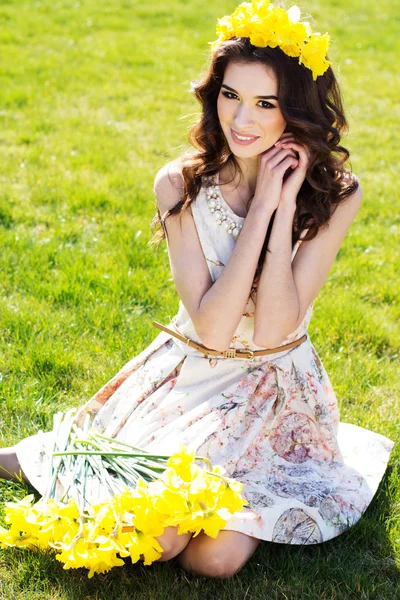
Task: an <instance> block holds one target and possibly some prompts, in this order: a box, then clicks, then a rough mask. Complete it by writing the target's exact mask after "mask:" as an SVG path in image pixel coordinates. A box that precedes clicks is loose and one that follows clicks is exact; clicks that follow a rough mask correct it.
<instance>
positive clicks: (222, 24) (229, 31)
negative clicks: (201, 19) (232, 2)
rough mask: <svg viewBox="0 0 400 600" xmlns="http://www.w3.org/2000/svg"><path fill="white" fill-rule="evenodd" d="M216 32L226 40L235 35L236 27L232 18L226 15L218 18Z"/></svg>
mask: <svg viewBox="0 0 400 600" xmlns="http://www.w3.org/2000/svg"><path fill="white" fill-rule="evenodd" d="M216 33H217V35H218V36H221V37H222V38H223V39H225V40H229V39H230V38H231V37H233V36H234V35H235V28H234V25H233V23H232V18H231V17H227V16H225V17H222V18H221V19H218V23H217V28H216Z"/></svg>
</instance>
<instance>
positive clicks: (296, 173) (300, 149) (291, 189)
mask: <svg viewBox="0 0 400 600" xmlns="http://www.w3.org/2000/svg"><path fill="white" fill-rule="evenodd" d="M275 147H278V148H282V149H286V150H289V149H290V150H293V151H295V152H296V153H297V154H296V157H298V160H297V165H295V166H293V167H292V168H293V171H292V172H291V173H290V175H289V176H288V177H287V179H286V180H285V182H284V183H283V184H282V189H281V197H280V202H279V204H285V205H290V206H293V205H294V206H295V205H296V199H297V194H298V193H299V191H300V188H301V186H302V184H303V181H304V179H305V177H306V173H307V169H308V166H309V164H310V153H309V151H308V150H307V148H306V146H304V145H303V144H299V143H297V142H296V141H295V140H294V137H293V135H292V134H291V133H289V132H286V133H283V134H282V136H281V138H280V139H279V140H278V141H277V142H276V144H275Z"/></svg>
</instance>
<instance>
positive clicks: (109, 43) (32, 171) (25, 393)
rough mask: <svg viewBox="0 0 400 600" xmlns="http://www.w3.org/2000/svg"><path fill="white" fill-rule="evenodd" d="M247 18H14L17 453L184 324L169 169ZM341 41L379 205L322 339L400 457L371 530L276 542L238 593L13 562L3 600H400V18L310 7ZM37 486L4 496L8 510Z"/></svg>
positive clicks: (10, 412)
mask: <svg viewBox="0 0 400 600" xmlns="http://www.w3.org/2000/svg"><path fill="white" fill-rule="evenodd" d="M235 6H236V4H235V3H231V2H227V1H224V2H220V3H218V5H217V8H216V7H215V4H214V3H212V2H208V3H204V2H200V1H199V0H191V1H190V2H183V0H178V1H175V2H173V3H165V2H160V1H159V0H154V1H153V2H152V3H150V5H149V6H146V5H145V4H144V3H139V2H137V1H135V0H134V1H129V2H128V0H115V1H114V2H112V3H110V2H104V1H103V2H101V1H100V2H95V1H94V0H81V1H80V2H74V1H68V2H67V1H65V0H61V1H59V2H57V3H53V2H50V1H49V0H42V1H37V2H35V1H34V0H32V1H31V2H27V1H26V0H21V1H20V2H16V1H15V0H3V2H2V3H1V5H0V24H1V27H0V47H1V48H0V50H1V57H2V60H1V66H0V83H1V102H0V152H1V161H0V170H1V171H0V176H1V188H0V272H1V278H0V332H1V335H0V373H1V375H0V408H1V411H0V423H1V429H0V431H1V439H0V443H1V444H2V445H3V446H6V445H10V444H14V443H16V442H17V441H18V440H19V439H21V438H22V437H25V436H27V435H30V434H32V433H34V432H35V431H36V430H37V429H39V428H42V429H47V428H50V427H51V425H52V415H53V413H54V412H55V411H56V410H58V409H64V408H67V407H69V406H72V405H75V406H78V405H81V404H82V403H83V402H86V401H87V400H88V399H89V398H90V397H91V396H92V395H93V394H94V393H95V392H96V391H97V390H98V389H99V388H100V387H101V386H102V385H103V384H104V383H105V382H106V381H108V380H109V379H110V378H111V377H112V376H113V375H114V374H115V373H116V372H117V371H118V370H119V369H120V368H121V367H122V366H123V365H124V364H125V363H126V362H127V361H128V360H129V359H130V358H131V357H132V356H134V355H135V354H137V353H139V352H140V351H141V350H142V349H144V348H145V347H146V345H147V344H149V343H150V342H151V340H152V339H153V338H154V337H155V336H156V335H157V334H158V333H159V332H158V330H155V328H153V327H152V325H151V320H152V319H157V320H159V321H161V322H167V321H168V319H169V317H170V316H172V315H173V314H175V312H176V310H177V307H178V297H177V295H176V293H175V291H174V288H173V283H172V279H171V274H170V271H169V264H168V258H167V255H166V253H165V245H162V246H161V247H160V249H159V250H155V249H151V248H150V247H148V246H147V242H148V240H149V239H150V235H151V233H150V221H151V218H152V216H153V214H154V212H155V201H154V197H153V191H152V184H153V179H154V176H155V174H156V172H157V170H158V169H159V168H160V167H161V166H162V165H164V164H165V163H166V162H167V161H168V160H171V159H173V158H175V157H177V156H178V155H180V154H181V153H182V152H183V151H184V150H185V149H186V148H187V147H188V143H187V137H186V132H187V128H188V126H189V125H190V123H191V122H193V121H194V119H195V116H196V114H197V113H198V106H197V104H196V103H195V101H194V99H193V98H192V97H191V96H190V94H189V93H188V88H189V82H190V80H191V79H193V78H195V77H197V76H198V74H199V72H200V70H201V68H202V66H203V64H204V60H205V54H206V52H207V49H208V46H207V42H208V41H211V40H213V39H214V38H215V23H216V19H217V17H221V16H223V15H224V14H230V13H231V12H232V11H233V9H234V8H235ZM300 8H301V9H302V10H303V11H306V10H307V11H308V12H309V13H311V14H312V15H313V17H314V18H315V20H316V24H317V25H318V27H316V30H317V31H321V32H322V33H324V32H325V31H329V32H330V34H331V37H332V45H331V49H330V56H331V59H332V60H333V65H334V68H335V69H336V73H337V75H338V77H339V80H340V83H341V85H342V89H343V92H344V99H345V108H346V110H347V115H348V118H349V121H350V127H351V129H350V133H349V135H348V136H347V137H346V138H345V139H344V145H346V146H347V147H349V149H350V150H351V165H352V168H353V170H354V172H355V173H356V174H357V175H358V176H359V178H360V180H361V184H362V187H363V190H364V202H363V207H362V210H361V212H360V213H359V214H358V216H357V218H356V220H355V222H354V224H353V226H352V228H351V230H350V232H349V233H348V235H347V236H346V239H345V241H344V243H343V246H342V248H341V249H340V251H339V254H338V257H337V259H336V261H335V264H334V266H333V268H332V271H331V273H330V275H329V278H328V280H327V282H326V283H325V285H324V287H323V289H322V291H321V293H320V295H319V297H318V299H317V301H316V303H315V307H314V315H313V318H312V321H311V324H310V328H309V332H310V336H311V339H312V341H313V343H314V345H315V347H316V348H317V350H318V353H319V355H320V357H321V359H322V360H323V363H324V365H325V367H326V369H327V371H328V373H329V376H330V378H331V381H332V383H333V385H334V388H335V390H336V393H337V397H338V400H339V403H340V411H341V419H342V420H343V421H347V422H351V423H355V424H357V425H360V426H363V427H366V428H369V429H373V430H374V431H377V432H379V433H382V434H384V435H387V436H388V437H390V438H391V439H393V440H395V441H396V442H397V444H396V446H395V450H394V452H393V454H392V457H391V460H390V465H389V468H388V470H387V473H386V475H385V477H384V479H383V481H382V484H381V485H380V487H379V490H378V493H377V494H376V496H375V498H374V500H373V502H372V503H371V505H370V507H369V508H368V510H367V511H366V513H365V515H364V516H363V517H362V518H361V519H360V521H359V522H358V523H357V525H355V526H354V527H352V528H351V529H349V530H348V531H346V532H345V533H344V534H342V535H341V536H339V537H337V538H336V539H333V540H330V541H329V542H326V543H324V544H321V545H317V546H309V547H303V548H301V547H296V546H284V545H282V546H281V545H279V544H272V543H268V542H265V543H264V544H261V545H260V547H259V549H258V550H257V552H256V554H255V555H254V556H253V557H252V559H251V560H250V561H249V562H248V564H247V565H246V566H245V567H244V569H243V570H242V571H241V572H240V573H239V574H238V575H236V576H235V577H233V578H232V579H229V580H223V581H217V580H211V579H206V578H202V577H194V576H190V575H188V574H186V573H185V572H183V571H182V570H180V569H179V568H178V567H177V566H176V565H175V564H174V562H171V563H166V564H154V565H152V566H151V567H144V566H143V565H141V564H137V565H134V566H132V565H130V566H129V565H127V566H126V568H121V569H114V572H111V573H109V574H106V575H104V576H103V575H101V576H97V577H95V578H94V579H92V580H88V579H87V577H86V573H85V572H83V571H63V570H62V566H61V565H60V564H58V563H57V562H56V561H55V560H54V559H53V558H52V557H51V556H50V555H46V554H44V553H37V554H34V553H29V552H25V551H23V550H17V549H15V550H7V551H5V550H4V551H0V598H1V600H3V599H6V600H17V599H18V600H20V599H21V600H39V599H40V600H42V599H57V600H58V599H63V600H64V599H65V600H66V599H68V600H78V599H85V600H86V599H93V600H94V599H103V598H104V599H105V598H107V600H117V599H121V600H122V599H127V598H129V599H143V600H152V599H154V600H163V599H168V600H170V599H171V598H184V599H186V598H188V599H189V598H190V600H197V599H199V600H200V599H201V600H204V599H207V598H212V599H215V598H218V599H228V598H229V599H230V600H231V599H234V600H239V599H243V600H244V599H246V600H253V599H261V598H263V599H264V598H268V599H275V598H277V599H278V598H279V599H280V598H283V599H290V600H308V599H309V600H317V599H318V600H320V599H326V600H328V599H329V600H331V599H332V600H333V599H338V600H342V599H343V598H346V599H347V598H357V599H360V600H364V599H367V598H368V599H377V600H381V599H384V598H385V599H386V598H390V599H392V598H400V576H399V566H400V467H399V444H398V442H399V439H400V436H399V429H400V427H399V426H400V410H399V409H400V401H399V398H400V383H399V377H398V371H399V355H400V326H399V323H400V308H399V306H400V305H399V291H398V290H399V288H398V286H397V285H396V281H397V274H398V272H399V269H400V258H399V247H400V244H399V241H400V240H399V233H400V217H399V215H400V210H399V209H400V202H399V195H398V165H399V158H400V156H399V146H400V144H399V138H398V135H397V134H398V126H399V104H398V98H399V95H400V82H399V78H398V71H399V68H400V64H399V62H400V61H399V56H400V43H399V40H398V35H397V34H398V28H399V12H398V10H397V8H396V6H395V4H393V3H392V2H390V1H389V0H381V2H379V3H375V2H372V1H371V0H370V1H369V2H368V1H367V3H366V2H361V0H347V2H345V1H344V0H333V1H332V2H329V3H325V2H322V1H320V0H318V1H316V0H313V1H311V0H310V2H308V3H307V4H305V3H304V4H300ZM24 493H25V490H24V488H23V487H21V486H19V485H13V484H11V483H8V482H4V481H3V482H1V483H0V499H1V501H2V502H4V501H6V500H7V499H10V498H11V497H12V496H13V495H14V494H16V495H17V496H19V497H22V496H23V495H24Z"/></svg>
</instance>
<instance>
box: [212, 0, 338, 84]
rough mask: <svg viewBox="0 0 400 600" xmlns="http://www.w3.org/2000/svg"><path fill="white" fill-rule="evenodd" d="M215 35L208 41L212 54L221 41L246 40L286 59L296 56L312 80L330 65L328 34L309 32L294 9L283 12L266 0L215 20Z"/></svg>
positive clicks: (247, 3) (258, 1)
mask: <svg viewBox="0 0 400 600" xmlns="http://www.w3.org/2000/svg"><path fill="white" fill-rule="evenodd" d="M216 33H217V35H218V39H217V40H215V41H214V42H209V44H211V50H212V51H213V52H214V51H215V50H217V49H218V48H219V46H220V45H221V43H222V42H223V41H224V40H230V39H231V38H233V37H248V38H250V42H251V44H253V46H258V47H260V48H265V47H266V46H270V47H271V48H275V47H276V46H279V48H281V50H283V52H284V53H285V54H287V55H288V56H295V57H297V56H298V57H299V64H303V65H304V66H305V67H307V68H308V69H311V71H312V76H313V79H314V81H315V80H316V79H317V77H318V76H319V75H323V74H324V73H325V71H326V70H327V69H328V67H329V65H330V64H331V63H330V61H329V60H327V58H326V52H327V49H328V47H329V43H330V36H329V34H328V33H325V35H321V34H320V33H313V32H312V31H311V26H310V24H309V23H308V22H307V21H306V22H302V23H301V22H300V9H299V7H298V6H292V7H291V8H289V10H288V11H286V10H285V9H283V8H280V7H275V6H273V5H272V4H271V3H270V2H269V0H252V2H242V3H241V4H239V6H238V7H237V8H236V9H235V11H234V12H233V13H232V14H231V15H230V16H225V17H222V19H218V24H217V29H216Z"/></svg>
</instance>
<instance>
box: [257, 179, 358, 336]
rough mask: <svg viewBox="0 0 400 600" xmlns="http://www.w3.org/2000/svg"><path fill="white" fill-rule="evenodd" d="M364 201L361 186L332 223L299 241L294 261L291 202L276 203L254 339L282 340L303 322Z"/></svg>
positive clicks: (341, 206)
mask: <svg viewBox="0 0 400 600" xmlns="http://www.w3.org/2000/svg"><path fill="white" fill-rule="evenodd" d="M361 202H362V190H361V186H359V187H358V188H357V190H356V191H355V192H354V193H353V194H351V196H349V197H348V198H347V199H346V200H345V201H343V202H342V203H341V204H339V206H338V207H337V209H336V210H335V212H334V214H333V215H332V217H331V218H330V221H329V224H328V227H324V228H322V229H320V230H319V232H318V233H317V235H316V237H315V238H314V239H312V240H311V241H309V242H302V243H301V244H300V247H299V249H298V251H297V253H296V256H295V258H294V259H293V263H292V264H290V255H291V226H292V222H293V214H292V212H293V208H290V207H293V202H292V203H288V204H285V203H282V204H280V205H279V206H278V209H277V214H276V215H275V220H274V224H273V227H272V232H271V237H270V241H269V244H268V248H269V249H270V250H271V253H269V252H267V254H266V257H265V261H264V265H263V268H262V273H261V277H260V281H259V286H258V289H257V302H256V308H255V315H254V336H253V341H254V343H255V344H257V345H258V346H263V347H267V348H268V347H276V346H279V345H280V344H281V343H282V342H283V340H284V339H285V338H286V337H287V336H288V335H289V334H290V333H291V332H292V331H295V330H296V329H297V327H298V326H299V325H300V323H301V322H302V320H303V318H304V315H305V313H306V311H307V308H308V307H309V306H310V304H311V302H312V301H313V300H314V299H315V298H316V297H317V295H318V293H319V291H320V289H321V288H322V286H323V284H324V283H325V280H326V279H327V277H328V274H329V272H330V270H331V267H332V265H333V262H334V260H335V258H336V255H337V253H338V252H339V248H340V246H341V244H342V242H343V239H344V237H345V235H346V233H347V231H348V229H349V228H350V225H351V223H352V222H353V220H354V218H355V216H356V214H357V212H358V210H359V209H360V206H361ZM281 207H282V208H281ZM271 284H272V285H271Z"/></svg>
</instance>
